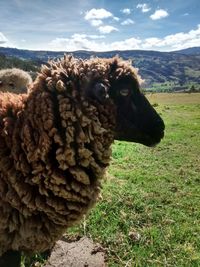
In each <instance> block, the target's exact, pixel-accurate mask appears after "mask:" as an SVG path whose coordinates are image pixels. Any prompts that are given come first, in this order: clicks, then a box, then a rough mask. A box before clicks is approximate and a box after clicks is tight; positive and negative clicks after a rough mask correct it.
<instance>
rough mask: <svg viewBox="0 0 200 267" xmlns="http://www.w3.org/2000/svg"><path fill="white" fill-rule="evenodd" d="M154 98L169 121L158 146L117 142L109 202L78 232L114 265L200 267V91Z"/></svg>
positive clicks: (105, 196)
mask: <svg viewBox="0 0 200 267" xmlns="http://www.w3.org/2000/svg"><path fill="white" fill-rule="evenodd" d="M148 98H149V99H150V101H151V102H152V104H155V103H156V105H155V106H157V107H156V109H157V110H158V112H159V113H160V114H161V116H162V117H163V119H164V121H165V124H166V134H165V138H164V140H163V141H162V142H161V143H160V144H159V145H158V146H157V147H155V148H147V147H145V146H142V145H139V144H132V143H127V142H115V143H114V145H113V160H112V163H111V166H110V167H109V169H108V174H107V180H106V181H105V183H104V187H103V192H102V197H103V199H102V201H101V202H100V203H99V204H97V206H96V207H95V208H94V209H93V210H92V211H91V213H90V215H89V216H88V217H87V219H86V220H85V221H84V222H83V223H82V224H81V225H80V226H78V227H76V228H74V229H73V230H72V231H70V232H73V233H79V234H81V235H83V234H85V235H87V236H89V237H92V238H93V239H94V240H95V241H98V242H100V243H101V244H102V245H103V246H104V247H105V248H106V250H107V255H108V266H109V267H110V266H124V267H128V266H141V267H146V266H177V267H181V266H185V267H189V266H200V94H153V95H149V96H148Z"/></svg>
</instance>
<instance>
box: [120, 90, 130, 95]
mask: <svg viewBox="0 0 200 267" xmlns="http://www.w3.org/2000/svg"><path fill="white" fill-rule="evenodd" d="M120 94H121V95H122V96H128V95H129V89H122V90H120Z"/></svg>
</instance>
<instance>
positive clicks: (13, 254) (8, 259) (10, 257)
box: [0, 250, 21, 267]
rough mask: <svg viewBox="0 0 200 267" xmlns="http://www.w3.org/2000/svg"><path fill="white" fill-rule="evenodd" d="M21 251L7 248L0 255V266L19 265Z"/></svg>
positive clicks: (15, 266) (12, 266)
mask: <svg viewBox="0 0 200 267" xmlns="http://www.w3.org/2000/svg"><path fill="white" fill-rule="evenodd" d="M20 263H21V252H19V251H13V250H9V251H7V252H6V253H4V254H3V255H2V256H1V257H0V267H20Z"/></svg>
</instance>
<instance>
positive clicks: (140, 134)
mask: <svg viewBox="0 0 200 267" xmlns="http://www.w3.org/2000/svg"><path fill="white" fill-rule="evenodd" d="M121 122H122V123H121V124H119V125H118V126H117V127H116V130H115V139H116V140H119V141H127V142H134V143H139V144H143V145H145V146H148V147H154V146H156V145H157V144H158V143H160V141H161V140H162V138H163V137H164V129H165V125H164V123H163V124H162V125H161V126H160V127H155V128H153V129H151V130H149V129H141V128H140V127H138V126H137V125H135V124H134V123H133V122H130V121H129V120H127V119H125V118H123V121H121ZM124 129H125V130H124Z"/></svg>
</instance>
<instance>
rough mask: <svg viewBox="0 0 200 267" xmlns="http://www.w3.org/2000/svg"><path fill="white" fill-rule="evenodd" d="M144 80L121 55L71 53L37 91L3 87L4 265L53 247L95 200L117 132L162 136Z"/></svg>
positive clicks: (137, 138)
mask: <svg viewBox="0 0 200 267" xmlns="http://www.w3.org/2000/svg"><path fill="white" fill-rule="evenodd" d="M140 82H141V79H140V76H139V75H138V73H137V70H136V69H135V68H134V67H133V66H132V64H131V63H130V62H127V61H124V60H123V59H121V58H118V57H114V58H110V59H105V58H103V59H102V58H90V59H87V60H81V59H76V58H74V57H72V56H64V58H62V59H60V60H57V61H50V62H49V63H48V65H44V66H42V68H41V71H40V73H39V74H38V76H37V78H36V80H35V81H34V83H32V84H31V86H30V92H28V93H26V94H19V95H17V94H11V93H0V214H1V220H0V256H2V257H1V260H0V261H2V262H4V263H3V264H4V265H0V266H7V267H9V260H11V259H12V258H13V262H14V261H15V264H14V263H12V264H11V266H12V267H18V266H19V262H20V252H21V251H23V252H25V253H26V252H27V253H29V252H31V253H32V252H43V251H46V250H48V249H51V248H52V246H53V245H54V243H55V241H56V240H58V239H59V238H60V237H61V236H62V235H63V233H64V232H65V231H66V229H67V228H68V227H71V226H72V225H74V224H75V223H77V222H78V221H79V220H80V219H81V218H82V217H83V215H84V214H86V213H87V212H88V210H90V209H91V208H92V207H93V206H94V204H95V203H96V201H97V200H98V197H99V194H100V190H101V184H102V178H103V176H104V173H105V169H106V167H107V166H108V164H109V161H110V157H111V144H112V143H113V141H114V140H115V139H116V140H125V141H130V142H137V143H141V144H143V145H146V146H154V145H156V144H157V143H159V142H160V141H161V139H162V138H163V136H164V122H163V120H162V119H161V118H160V116H159V115H158V114H157V112H156V111H155V110H154V109H153V107H152V106H151V105H150V103H149V102H148V100H147V99H146V98H145V96H144V95H143V94H142V92H141V91H140ZM8 255H9V256H8ZM8 258H9V260H8ZM5 262H6V263H5Z"/></svg>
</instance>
